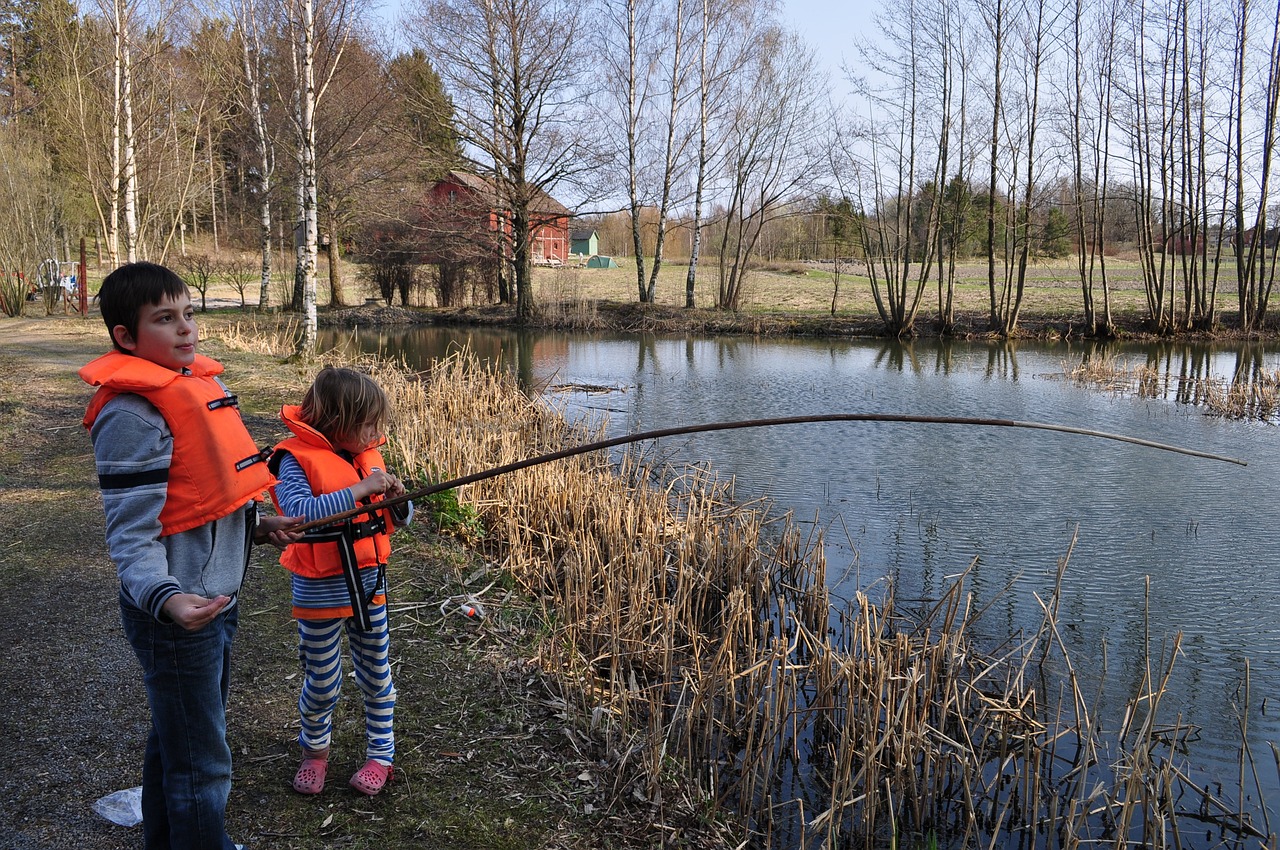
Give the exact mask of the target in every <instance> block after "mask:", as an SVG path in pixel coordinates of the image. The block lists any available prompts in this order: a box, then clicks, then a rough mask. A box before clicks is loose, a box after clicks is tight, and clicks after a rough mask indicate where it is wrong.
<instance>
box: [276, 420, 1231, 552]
mask: <svg viewBox="0 0 1280 850" xmlns="http://www.w3.org/2000/svg"><path fill="white" fill-rule="evenodd" d="M815 422H906V423H915V424H926V425H977V426H984V427H990V428H1030V429H1033V430H1037V431H1057V432H1058V433H1062V434H1079V435H1081V436H1085V437H1098V438H1100V439H1104V440H1114V441H1116V442H1120V443H1129V444H1131V445H1135V446H1145V447H1147V448H1150V449H1157V450H1159V451H1165V452H1174V453H1175V454H1182V455H1188V456H1190V457H1198V458H1204V459H1205V460H1216V461H1221V462H1223V463H1234V464H1237V465H1239V466H1248V464H1247V463H1246V462H1245V461H1243V460H1239V459H1237V458H1233V457H1227V456H1225V455H1218V454H1212V453H1210V452H1202V451H1199V450H1197V449H1188V448H1184V447H1182V446H1172V445H1169V444H1167V443H1158V442H1156V441H1154V440H1145V439H1142V438H1141V437H1130V436H1127V435H1125V434H1111V433H1108V432H1106V431H1095V430H1093V429H1091V428H1077V427H1074V426H1071V425H1054V424H1050V423H1045V422H1022V421H1018V420H1016V419H984V418H976V417H969V416H916V415H911V414H905V413H823V414H813V415H808V416H782V417H775V418H770V419H743V420H739V421H736V422H708V423H703V424H701V425H682V426H678V427H675V428H659V429H657V430H653V431H637V432H635V433H632V434H624V435H622V436H621V437H611V438H609V439H607V440H597V441H595V442H591V443H583V444H582V445H580V446H570V447H569V448H567V449H560V450H559V451H554V452H548V453H547V454H541V455H537V456H535V457H531V458H526V459H525V460H518V461H515V462H514V463H507V464H503V465H502V466H495V467H493V468H491V469H483V470H481V471H479V472H473V473H471V474H469V475H463V476H460V477H458V478H454V479H451V480H449V481H441V482H440V483H438V484H429V485H427V486H425V487H419V488H417V489H415V490H411V491H409V492H406V493H404V494H402V495H400V496H396V497H394V498H391V499H384V500H382V501H380V502H375V503H374V504H371V505H361V506H359V507H356V508H352V509H351V510H349V511H343V512H342V513H337V514H333V515H332V516H327V517H322V518H320V519H316V520H312V521H311V522H308V523H306V524H305V525H301V526H298V528H297V529H294V530H296V531H307V530H309V529H312V528H318V527H320V526H322V525H328V524H329V523H332V522H341V521H342V520H345V519H349V518H350V517H354V516H360V515H361V514H365V513H368V512H369V511H373V510H382V509H384V508H390V507H394V506H396V505H402V504H404V503H405V502H409V501H411V500H413V499H421V498H423V497H425V496H430V495H432V494H434V493H439V492H442V491H444V490H452V489H453V488H455V487H462V486H464V485H466V484H474V483H475V482H477V481H484V480H486V479H488V478H496V477H498V476H499V475H506V474H507V473H508V472H515V471H517V470H520V469H528V468H529V467H531V466H538V465H540V464H544V463H550V462H552V461H555V460H561V459H562V458H566V457H573V456H574V455H580V454H586V453H588V452H594V451H599V450H601V449H609V448H613V447H614V446H622V445H626V444H627V443H638V442H641V441H644V440H658V439H661V438H663V437H675V436H679V435H681V434H698V433H703V432H709V431H732V430H736V429H739V428H769V427H773V426H777V425H806V424H810V423H815Z"/></svg>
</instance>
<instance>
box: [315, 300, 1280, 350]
mask: <svg viewBox="0 0 1280 850" xmlns="http://www.w3.org/2000/svg"><path fill="white" fill-rule="evenodd" d="M318 316H319V324H320V325H321V326H322V327H348V328H349V327H358V326H360V327H381V326H388V327H390V326H396V325H405V324H430V325H444V326H461V327H468V326H469V327H503V328H513V329H514V328H519V329H526V330H528V329H533V330H559V331H586V332H612V333H653V334H676V335H678V334H700V335H706V336H722V335H746V336H759V337H770V338H772V337H777V338H786V337H800V338H809V337H829V338H833V339H840V338H845V339H889V338H890V335H889V334H887V333H885V331H884V324H883V323H882V322H881V321H880V320H879V318H877V317H873V316H866V315H855V314H838V315H836V316H830V315H825V314H817V313H807V312H795V311H762V312H738V313H731V312H726V311H722V310H715V309H707V308H695V309H692V310H690V309H685V308H679V307H672V306H668V305H661V304H641V303H638V302H619V301H608V300H603V301H585V302H584V301H574V302H553V303H548V304H543V305H540V308H539V315H538V316H536V317H535V318H534V319H533V320H532V321H530V322H524V323H522V322H520V321H519V320H518V319H517V317H516V314H515V308H514V307H512V306H509V305H485V306H466V307H450V308H440V307H398V306H388V305H386V304H383V303H381V302H378V303H370V302H366V303H365V304H362V305H358V306H344V307H324V308H320V310H319V314H318ZM1230 319H1231V320H1232V321H1234V319H1235V317H1234V316H1231V317H1230ZM1112 321H1113V326H1114V327H1115V329H1116V333H1115V335H1114V336H1112V337H1099V336H1090V335H1087V334H1085V333H1083V332H1082V331H1083V325H1082V321H1081V319H1080V317H1055V316H1047V315H1032V316H1028V317H1024V318H1022V319H1020V320H1019V325H1018V329H1017V331H1016V332H1015V333H1014V334H1012V335H1009V336H1004V335H1001V334H997V333H994V332H992V331H990V330H989V329H988V322H987V315H986V314H985V313H973V312H957V314H956V324H955V331H954V332H953V333H949V334H942V333H940V332H939V331H938V330H937V329H936V328H935V327H934V326H933V325H932V323H931V322H928V321H923V322H917V323H916V324H917V327H916V328H915V331H914V333H912V334H910V335H904V336H903V337H902V339H916V340H919V339H952V340H990V341H1016V340H1032V341H1041V342H1056V341H1060V340H1077V341H1085V340H1089V341H1096V342H1115V341H1133V342H1160V341H1168V342H1268V341H1280V327H1277V326H1275V325H1274V324H1273V323H1271V322H1268V323H1267V324H1266V326H1265V327H1264V328H1263V329H1262V330H1258V331H1241V330H1239V329H1238V328H1235V327H1232V325H1231V323H1230V322H1228V321H1227V320H1226V319H1225V318H1223V319H1220V321H1219V324H1218V326H1217V327H1216V328H1215V330H1213V331H1204V330H1188V331H1180V332H1177V333H1171V334H1162V333H1157V332H1154V331H1152V330H1150V327H1149V324H1150V323H1149V322H1148V321H1147V319H1146V318H1145V317H1144V316H1141V315H1132V314H1113V319H1112Z"/></svg>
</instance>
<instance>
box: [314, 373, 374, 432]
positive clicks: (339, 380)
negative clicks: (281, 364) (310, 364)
mask: <svg viewBox="0 0 1280 850" xmlns="http://www.w3.org/2000/svg"><path fill="white" fill-rule="evenodd" d="M390 415H391V403H390V402H388V401H387V395H386V393H384V392H383V391H382V387H380V386H378V383H377V381H375V380H373V378H370V377H369V376H368V375H366V374H364V373H363V372H357V371H356V370H355V369H348V368H346V367H343V366H325V367H324V368H323V369H321V370H320V372H319V374H317V375H316V379H315V380H314V381H312V382H311V386H310V387H309V388H308V389H307V393H306V395H304V396H303V397H302V421H303V422H306V423H307V424H308V425H310V426H311V427H312V428H315V429H316V430H317V431H319V432H320V433H321V434H324V435H325V436H326V437H328V438H329V439H330V440H341V439H343V438H344V437H348V436H350V435H351V434H354V433H355V432H356V431H357V430H358V429H359V428H360V426H361V425H364V424H365V423H368V422H372V423H374V424H375V425H376V426H377V428H378V431H379V432H384V431H385V430H386V425H387V419H388V417H389V416H390Z"/></svg>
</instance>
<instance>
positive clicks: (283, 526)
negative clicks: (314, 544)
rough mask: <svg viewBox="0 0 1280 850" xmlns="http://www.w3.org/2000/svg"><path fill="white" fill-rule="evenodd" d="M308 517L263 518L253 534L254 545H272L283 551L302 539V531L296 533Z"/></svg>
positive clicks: (259, 519)
mask: <svg viewBox="0 0 1280 850" xmlns="http://www.w3.org/2000/svg"><path fill="white" fill-rule="evenodd" d="M304 519H306V517H300V516H261V517H259V518H258V527H257V528H256V529H254V532H253V542H254V543H270V544H271V545H272V546H275V547H276V548H277V549H283V548H285V547H286V546H288V545H289V544H290V543H297V542H298V541H299V540H301V539H302V532H301V531H294V529H295V528H297V527H298V526H299V525H302V521H303V520H304Z"/></svg>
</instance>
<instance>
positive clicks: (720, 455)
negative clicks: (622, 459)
mask: <svg viewBox="0 0 1280 850" xmlns="http://www.w3.org/2000/svg"><path fill="white" fill-rule="evenodd" d="M358 339H359V341H360V345H361V347H363V348H365V349H366V350H381V351H384V352H387V353H392V354H403V355H404V356H406V357H407V358H408V360H409V362H410V363H411V364H413V365H416V366H418V367H421V368H426V367H428V366H429V364H430V361H431V360H432V359H433V358H436V357H439V356H441V355H442V354H444V353H446V352H447V351H449V350H450V349H451V348H456V347H457V346H458V345H461V344H467V345H470V347H471V348H472V349H473V350H474V351H475V352H476V353H477V354H479V355H480V356H481V357H482V358H485V359H488V360H490V361H492V362H494V363H497V364H501V365H502V366H503V367H505V368H509V369H512V370H514V371H515V372H516V373H517V374H518V376H519V377H520V379H521V380H522V381H523V382H525V383H526V385H527V386H529V387H531V388H537V389H542V390H544V391H545V393H546V395H547V397H548V398H549V399H550V400H552V401H553V402H554V403H555V404H557V405H558V406H560V407H562V408H563V409H564V410H565V412H566V414H567V415H569V416H571V417H579V416H586V417H592V418H593V419H597V418H601V417H607V421H608V435H609V436H613V435H617V434H622V433H626V432H630V431H639V430H647V429H652V428H663V427H670V426H675V425H682V424H695V423H699V422H711V421H719V420H737V419H749V418H757V417H773V416H794V415H801V414H806V413H835V412H849V413H908V414H921V415H939V416H974V417H994V418H1002V419H1017V420H1033V421H1038V422H1048V423H1057V424H1064V425H1071V426H1076V427H1083V428H1091V429H1096V430H1101V431H1107V432H1113V433H1120V434H1126V435H1131V436H1136V437H1141V438H1145V439H1149V440H1155V441H1158V442H1163V443H1171V444H1175V445H1180V446H1186V447H1189V448H1195V449H1199V450H1203V451H1208V452H1213V453H1216V454H1222V455H1229V456H1232V457H1237V458H1240V459H1243V460H1246V461H1248V463H1249V466H1248V467H1247V468H1241V467H1238V466H1234V465H1229V464H1225V463H1219V462H1213V461H1209V460H1201V459H1196V458H1191V457H1186V456H1182V455H1176V454H1171V453H1166V452H1160V451H1155V450H1151V449H1146V448H1141V447H1137V446H1132V445H1126V444H1121V443H1114V442H1110V441H1104V440H1099V439H1090V438H1086V437H1081V436H1075V435H1064V434H1054V433H1048V432H1042V431H1024V430H1012V429H994V428H974V427H959V426H943V425H918V424H910V425H907V424H887V423H848V424H843V423H841V424H820V425H798V426H787V427H778V428H763V429H752V430H743V431H732V432H722V433H718V434H703V435H694V436H690V437H682V438H676V439H673V440H671V441H668V442H667V443H666V444H664V445H663V446H661V447H660V448H661V453H662V454H663V455H664V456H670V457H671V458H673V459H674V460H677V461H697V462H707V463H709V464H710V465H711V466H713V467H714V468H715V469H716V470H718V471H719V472H720V473H722V474H723V475H725V476H730V475H731V476H734V478H735V480H736V484H737V494H738V496H739V497H741V498H752V497H755V496H768V497H770V498H771V499H772V500H773V501H774V502H775V503H776V504H777V505H778V507H779V508H781V509H786V510H792V511H794V514H795V516H796V517H797V519H799V520H802V521H814V522H817V523H819V524H820V525H821V527H822V528H823V529H824V531H825V533H826V539H827V558H828V581H829V582H830V584H831V585H832V588H833V591H834V593H835V595H836V596H838V597H848V596H849V595H850V594H852V593H853V592H855V591H857V590H859V589H866V590H868V591H869V592H871V593H872V594H876V593H878V592H880V589H881V588H883V587H885V586H886V584H887V583H886V581H885V580H886V579H891V580H892V583H893V584H894V585H895V587H896V593H897V596H898V598H899V600H900V604H903V603H902V600H907V601H908V602H907V603H906V604H909V605H918V606H925V605H927V604H928V602H929V601H930V600H933V599H936V598H937V597H938V596H939V594H940V593H941V592H942V590H943V588H944V587H946V586H947V584H948V581H949V579H950V578H951V577H954V576H955V575H957V574H958V573H961V572H962V571H964V570H965V569H966V568H967V567H969V565H970V564H971V563H974V564H975V566H974V568H973V570H972V572H971V574H970V577H969V587H970V589H971V590H972V591H973V593H974V594H975V602H976V605H977V607H982V606H985V605H988V604H989V603H993V604H991V608H990V610H989V611H988V612H987V613H986V614H985V615H984V617H983V619H982V620H981V621H980V624H979V625H980V627H981V629H982V630H984V634H985V636H987V637H990V638H991V639H993V640H1005V639H1007V638H1009V637H1010V636H1013V635H1017V634H1019V633H1020V632H1024V631H1026V630H1034V629H1035V628H1036V627H1037V626H1038V624H1039V622H1040V619H1041V608H1040V606H1039V603H1038V602H1037V597H1038V598H1039V599H1043V600H1047V599H1048V598H1049V595H1050V594H1051V592H1052V590H1053V585H1054V579H1055V576H1056V572H1057V564H1058V561H1059V559H1061V558H1062V557H1063V556H1065V555H1066V554H1067V551H1068V548H1069V547H1070V545H1071V541H1072V538H1073V536H1075V537H1076V545H1075V549H1074V551H1073V552H1072V553H1071V559H1070V564H1069V566H1068V568H1067V572H1066V577H1065V586H1064V588H1063V596H1062V600H1061V613H1060V620H1061V622H1062V624H1063V625H1064V627H1065V628H1064V629H1063V633H1064V636H1065V639H1066V641H1067V649H1068V651H1069V652H1070V653H1071V656H1072V663H1073V665H1074V667H1075V669H1076V670H1077V671H1078V672H1079V673H1081V674H1083V676H1084V678H1085V679H1086V686H1094V685H1096V683H1097V682H1098V681H1099V680H1100V679H1102V678H1105V687H1104V689H1103V702H1102V706H1101V716H1102V717H1103V718H1110V720H1111V723H1112V725H1113V728H1114V723H1115V722H1116V721H1117V719H1118V717H1119V713H1120V711H1121V710H1122V709H1123V706H1124V703H1125V701H1126V700H1127V699H1129V698H1130V697H1132V696H1133V694H1134V693H1135V692H1136V689H1137V688H1138V686H1139V684H1140V680H1141V674H1142V669H1143V663H1144V662H1143V658H1144V656H1145V650H1144V644H1146V643H1148V642H1149V644H1150V651H1151V654H1152V655H1153V656H1155V657H1157V658H1159V657H1162V656H1165V655H1167V653H1168V652H1169V650H1170V647H1171V645H1172V640H1173V638H1174V636H1175V635H1176V634H1178V633H1181V634H1182V636H1183V643H1182V650H1183V657H1182V658H1181V659H1179V661H1178V664H1177V666H1176V668H1175V675H1174V681H1173V683H1172V698H1171V699H1170V701H1167V702H1166V703H1164V719H1165V721H1166V722H1167V723H1172V722H1173V721H1174V720H1176V719H1177V717H1178V715H1179V714H1180V715H1181V718H1182V720H1183V721H1184V722H1187V723H1191V724H1195V725H1196V726H1197V727H1198V736H1193V740H1192V741H1191V744H1190V747H1191V751H1192V754H1193V755H1194V759H1193V761H1194V762H1195V763H1197V764H1199V765H1201V766H1204V767H1206V768H1208V769H1209V770H1210V771H1211V772H1214V773H1218V774H1220V775H1222V776H1223V778H1224V779H1226V780H1228V781H1229V782H1230V781H1234V780H1233V777H1234V775H1235V767H1234V764H1235V757H1234V755H1233V753H1234V752H1235V748H1236V747H1237V743H1238V741H1239V726H1240V722H1241V719H1242V718H1241V716H1240V712H1241V711H1245V710H1246V705H1245V695H1244V691H1243V688H1244V684H1245V681H1246V674H1247V676H1248V680H1249V684H1250V690H1251V693H1250V699H1249V702H1248V706H1247V719H1248V728H1249V730H1250V732H1249V737H1250V746H1251V749H1252V750H1253V751H1254V754H1255V756H1256V757H1257V758H1258V760H1259V761H1258V763H1259V764H1260V765H1261V766H1262V770H1261V771H1260V772H1261V773H1262V775H1263V780H1264V782H1265V783H1266V784H1267V785H1268V786H1269V788H1268V798H1269V799H1271V800H1272V802H1273V803H1274V802H1275V800H1276V799H1280V798H1278V797H1277V793H1280V791H1277V780H1276V772H1275V771H1274V770H1270V769H1269V768H1268V766H1270V765H1273V764H1274V760H1273V758H1272V755H1271V752H1270V749H1269V748H1268V747H1267V745H1266V742H1267V741H1275V742H1277V743H1280V583H1278V582H1277V580H1276V571H1277V565H1280V539H1278V537H1277V533H1276V523H1275V522H1274V520H1273V517H1274V514H1275V512H1276V510H1277V509H1278V507H1280V479H1278V477H1277V475H1276V466H1277V463H1278V462H1280V430H1277V427H1276V426H1273V425H1268V424H1264V423H1259V422H1238V421H1228V420H1225V419H1221V418H1218V417H1213V416H1209V415H1206V413H1205V411H1204V409H1203V408H1200V407H1195V406H1192V405H1188V404H1182V403H1178V402H1177V401H1176V399H1175V397H1174V396H1173V395H1172V391H1171V394H1170V395H1168V396H1166V397H1160V398H1148V399H1139V398H1136V397H1134V396H1124V397H1119V396H1115V395H1113V394H1110V393H1107V392H1105V391H1099V390H1098V389H1096V388H1095V389H1087V388H1081V387H1077V386H1075V385H1074V384H1072V383H1071V382H1069V381H1066V380H1063V379H1062V378H1061V377H1060V376H1061V374H1062V372H1063V370H1064V368H1068V367H1070V366H1074V365H1078V364H1079V363H1080V362H1081V360H1082V358H1084V357H1085V356H1087V355H1088V353H1089V349H1087V348H1081V347H1078V346H1077V347H1071V346H1069V345H1066V344H1062V345H1038V344H1037V345H1028V344H1025V343H1019V344H1017V345H1016V346H1010V345H1004V344H985V343H938V342H933V341H929V342H916V343H914V344H907V345H900V344H897V343H887V342H881V341H830V340H828V341H793V340H787V341H775V340H769V341H764V340H752V339H739V338H717V339H704V338H689V339H686V338H655V337H650V336H645V337H641V336H597V335H568V334H553V333H536V334H535V333H528V332H524V333H516V332H494V331H487V330H486V331H480V330H473V331H468V330H462V329H452V330H441V329H436V328H412V329H401V330H394V331H385V332H380V333H376V334H369V333H368V332H363V333H362V334H361V335H359V336H358ZM330 340H331V341H332V340H333V337H332V336H331V337H330ZM1108 353H1109V354H1111V355H1112V356H1113V357H1115V358H1118V359H1120V360H1121V361H1127V362H1130V363H1132V364H1134V365H1137V364H1141V363H1147V362H1150V363H1152V364H1153V365H1157V366H1158V367H1159V368H1160V369H1161V370H1162V372H1168V373H1169V374H1171V375H1173V376H1175V377H1176V376H1177V375H1178V374H1180V373H1182V372H1193V371H1194V372H1198V373H1199V374H1209V375H1212V376H1218V377H1223V378H1229V377H1230V376H1231V374H1232V373H1233V370H1234V369H1236V367H1237V365H1238V363H1239V362H1240V361H1241V357H1242V354H1241V353H1240V352H1236V351H1233V350H1222V349H1208V348H1196V347H1190V346H1179V347H1175V348H1153V347H1140V346H1133V347H1112V348H1110V349H1109V350H1108ZM1247 354H1248V357H1249V358H1250V362H1251V363H1252V364H1254V365H1256V366H1259V367H1262V368H1266V369H1268V370H1275V369H1277V368H1280V352H1278V351H1275V350H1267V349H1261V348H1250V349H1249V350H1248V352H1247ZM586 385H592V386H596V387H610V388H613V390H614V391H612V392H608V393H587V392H583V391H582V390H581V389H573V387H574V386H577V387H582V386H586ZM555 388H559V389H555ZM1006 587H1009V588H1010V589H1009V590H1008V591H1007V592H1002V591H1004V589H1005V588H1006ZM1104 666H1105V670H1106V673H1105V677H1103V670H1104ZM1093 690H1096V688H1091V689H1090V690H1089V691H1088V692H1089V693H1092V692H1093ZM1196 737H1198V740H1196V739H1195V738H1196Z"/></svg>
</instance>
